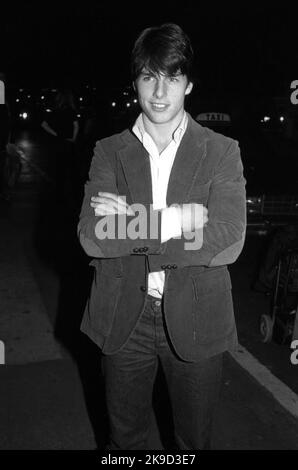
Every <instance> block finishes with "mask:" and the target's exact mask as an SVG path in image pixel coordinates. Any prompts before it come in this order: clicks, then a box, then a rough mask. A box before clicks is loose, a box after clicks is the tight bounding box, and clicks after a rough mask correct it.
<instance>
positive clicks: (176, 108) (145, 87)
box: [135, 69, 193, 125]
mask: <svg viewBox="0 0 298 470" xmlns="http://www.w3.org/2000/svg"><path fill="white" fill-rule="evenodd" d="M192 86H193V84H192V83H191V82H188V80H187V77H186V75H182V74H176V75H174V76H167V75H164V74H159V75H156V74H153V73H152V72H150V71H148V70H146V69H143V71H142V72H141V73H140V75H139V76H138V78H137V79H136V81H135V89H136V91H137V93H138V98H139V104H140V106H141V108H142V111H143V113H144V114H145V116H146V117H147V119H149V121H150V122H151V123H152V124H170V123H173V122H176V121H177V125H178V124H179V122H180V120H181V118H182V115H183V111H184V99H185V96H186V95H188V94H189V93H190V92H191V90H192Z"/></svg>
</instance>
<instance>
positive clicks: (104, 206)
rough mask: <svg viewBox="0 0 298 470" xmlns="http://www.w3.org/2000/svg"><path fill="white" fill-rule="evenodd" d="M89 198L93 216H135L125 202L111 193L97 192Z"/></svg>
mask: <svg viewBox="0 0 298 470" xmlns="http://www.w3.org/2000/svg"><path fill="white" fill-rule="evenodd" d="M97 194H98V196H95V197H92V198H91V203H90V206H91V207H94V212H95V215H112V214H126V215H135V213H134V211H133V210H132V209H131V208H130V206H129V205H128V204H127V203H126V202H125V200H124V199H123V198H122V197H121V196H118V195H117V194H113V193H105V192H99V193H97Z"/></svg>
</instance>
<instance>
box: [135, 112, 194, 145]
mask: <svg viewBox="0 0 298 470" xmlns="http://www.w3.org/2000/svg"><path fill="white" fill-rule="evenodd" d="M187 123H188V116H187V113H186V112H185V111H184V113H183V117H182V119H181V122H180V124H179V126H178V127H177V129H176V130H175V132H174V134H173V140H174V142H175V143H176V144H178V143H180V142H181V139H182V137H183V135H184V132H185V131H186V128H187ZM132 131H133V133H134V134H135V135H136V136H137V137H138V139H139V140H140V141H141V142H144V137H145V136H148V135H149V134H148V132H147V131H146V130H145V127H144V121H143V115H142V113H140V114H139V116H138V117H137V119H136V122H135V124H134V126H133V128H132ZM145 138H146V137H145Z"/></svg>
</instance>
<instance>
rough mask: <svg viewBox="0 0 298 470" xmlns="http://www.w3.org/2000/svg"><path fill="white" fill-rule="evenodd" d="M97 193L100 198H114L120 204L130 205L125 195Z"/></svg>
mask: <svg viewBox="0 0 298 470" xmlns="http://www.w3.org/2000/svg"><path fill="white" fill-rule="evenodd" d="M97 194H98V197H100V198H107V199H112V200H113V201H115V202H118V203H119V204H125V205H128V204H127V202H126V201H125V196H118V194H113V193H107V192H99V193H97Z"/></svg>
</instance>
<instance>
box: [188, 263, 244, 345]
mask: <svg viewBox="0 0 298 470" xmlns="http://www.w3.org/2000/svg"><path fill="white" fill-rule="evenodd" d="M192 283H193V290H194V301H193V304H192V320H193V331H194V338H195V340H196V341H197V342H198V343H199V344H205V343H211V342H214V341H216V340H219V339H220V338H223V337H224V336H227V335H228V334H229V333H230V332H231V331H232V329H233V328H234V324H235V320H234V311H233V300H232V292H231V288H232V285H231V279H230V274H229V272H228V271H227V270H226V269H223V268H220V269H217V270H214V271H213V270H212V271H211V272H209V273H208V272H207V273H206V272H204V273H202V275H199V276H196V277H193V278H192Z"/></svg>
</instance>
